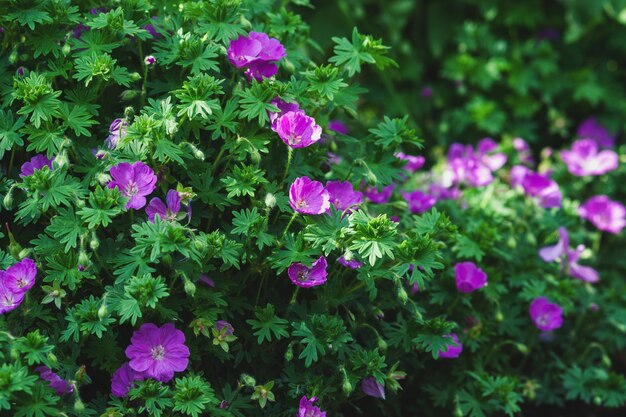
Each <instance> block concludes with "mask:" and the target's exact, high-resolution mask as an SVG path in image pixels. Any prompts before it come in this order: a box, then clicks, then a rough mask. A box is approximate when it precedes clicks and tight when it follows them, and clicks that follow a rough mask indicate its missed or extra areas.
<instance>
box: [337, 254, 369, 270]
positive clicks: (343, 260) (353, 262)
mask: <svg viewBox="0 0 626 417" xmlns="http://www.w3.org/2000/svg"><path fill="white" fill-rule="evenodd" d="M337 262H339V263H340V264H341V265H343V266H345V267H347V268H350V269H359V268H360V267H362V266H363V263H361V262H359V261H357V260H356V259H354V258H351V259H350V260H349V261H348V260H347V259H346V256H345V255H341V256H340V257H339V259H337Z"/></svg>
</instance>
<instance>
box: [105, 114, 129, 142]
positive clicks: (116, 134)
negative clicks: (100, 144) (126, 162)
mask: <svg viewBox="0 0 626 417" xmlns="http://www.w3.org/2000/svg"><path fill="white" fill-rule="evenodd" d="M127 127H128V122H127V121H126V119H115V120H113V121H112V122H111V126H109V136H108V137H107V138H106V139H105V141H104V143H106V145H107V146H108V147H109V149H115V148H116V147H117V144H118V142H119V140H120V139H121V138H123V137H124V136H126V128H127Z"/></svg>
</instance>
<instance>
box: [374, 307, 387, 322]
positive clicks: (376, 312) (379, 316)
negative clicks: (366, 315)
mask: <svg viewBox="0 0 626 417" xmlns="http://www.w3.org/2000/svg"><path fill="white" fill-rule="evenodd" d="M372 312H373V313H374V317H376V320H383V319H384V318H385V313H384V312H383V311H382V310H381V309H380V308H375V309H374V310H373V311H372Z"/></svg>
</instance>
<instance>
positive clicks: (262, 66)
mask: <svg viewBox="0 0 626 417" xmlns="http://www.w3.org/2000/svg"><path fill="white" fill-rule="evenodd" d="M284 56H285V48H284V47H283V45H282V44H281V43H280V41H279V40H278V39H274V38H270V37H269V36H267V35H266V34H265V33H261V32H250V33H249V34H248V36H247V37H246V36H243V35H239V38H237V39H235V40H233V41H231V42H230V46H229V47H228V60H229V61H230V63H231V64H233V65H234V66H235V68H244V67H248V71H247V73H246V75H247V76H248V78H255V79H257V80H259V81H261V80H262V79H263V77H271V76H272V75H274V74H276V71H277V70H278V67H277V66H276V65H275V64H274V63H273V62H275V61H280V60H281V59H282V58H283V57H284Z"/></svg>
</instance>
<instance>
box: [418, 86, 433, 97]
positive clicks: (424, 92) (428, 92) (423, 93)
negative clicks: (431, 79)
mask: <svg viewBox="0 0 626 417" xmlns="http://www.w3.org/2000/svg"><path fill="white" fill-rule="evenodd" d="M420 95H421V96H422V97H423V98H431V97H432V96H433V89H432V87H429V86H426V87H424V88H422V91H420Z"/></svg>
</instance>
